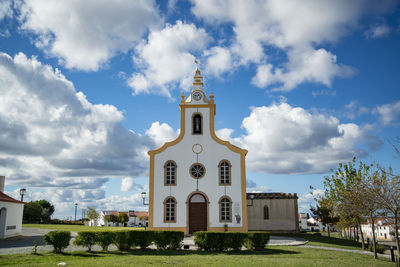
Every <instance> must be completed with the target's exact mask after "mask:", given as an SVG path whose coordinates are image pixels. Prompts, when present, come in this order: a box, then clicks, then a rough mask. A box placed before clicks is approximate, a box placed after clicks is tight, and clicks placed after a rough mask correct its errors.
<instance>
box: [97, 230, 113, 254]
mask: <svg viewBox="0 0 400 267" xmlns="http://www.w3.org/2000/svg"><path fill="white" fill-rule="evenodd" d="M95 236H96V238H95V240H96V244H97V245H99V246H101V248H102V249H103V251H107V250H108V246H109V245H111V244H112V242H113V232H112V231H98V232H96V233H95Z"/></svg>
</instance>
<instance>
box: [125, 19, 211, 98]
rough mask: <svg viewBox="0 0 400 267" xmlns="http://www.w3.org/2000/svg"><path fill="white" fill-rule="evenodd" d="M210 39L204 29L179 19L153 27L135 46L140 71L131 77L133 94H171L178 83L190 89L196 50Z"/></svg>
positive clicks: (181, 86) (136, 62)
mask: <svg viewBox="0 0 400 267" xmlns="http://www.w3.org/2000/svg"><path fill="white" fill-rule="evenodd" d="M209 40H210V38H209V37H208V35H207V33H206V31H205V30H204V29H201V28H197V27H196V26H195V25H194V24H187V23H184V22H182V21H179V20H178V21H177V22H176V24H175V25H170V24H167V25H166V26H165V28H164V29H162V30H152V31H151V32H150V34H149V37H148V40H147V41H145V40H144V41H143V42H142V43H141V44H140V45H138V46H137V47H136V50H135V52H136V54H135V57H134V62H135V65H136V66H138V67H139V68H140V71H139V72H135V73H133V74H132V76H131V77H130V79H129V80H128V85H129V86H130V87H132V89H133V94H139V93H156V94H162V95H166V96H168V97H170V91H171V90H172V89H173V88H174V87H175V86H176V85H178V86H179V87H180V88H181V89H183V90H186V91H187V90H189V89H190V88H189V86H190V84H191V79H190V77H191V76H192V75H193V71H194V69H195V64H194V60H195V56H194V54H193V53H194V52H198V51H201V50H203V49H204V48H206V45H207V43H208V41H209Z"/></svg>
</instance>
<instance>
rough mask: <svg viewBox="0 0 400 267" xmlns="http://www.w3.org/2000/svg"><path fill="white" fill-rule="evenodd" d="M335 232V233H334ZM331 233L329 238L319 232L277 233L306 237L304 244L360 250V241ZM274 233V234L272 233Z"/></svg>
mask: <svg viewBox="0 0 400 267" xmlns="http://www.w3.org/2000/svg"><path fill="white" fill-rule="evenodd" d="M335 234H336V235H335ZM335 234H333V235H332V234H331V238H328V234H326V235H325V234H324V233H321V235H320V234H318V233H300V234H277V235H282V236H289V237H300V238H304V239H307V240H308V241H309V242H308V243H307V244H306V245H310V246H322V247H335V248H346V249H358V250H361V243H358V244H357V243H355V242H354V241H351V240H346V239H344V238H341V237H339V235H338V234H337V233H335ZM272 235H275V234H272Z"/></svg>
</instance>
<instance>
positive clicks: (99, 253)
mask: <svg viewBox="0 0 400 267" xmlns="http://www.w3.org/2000/svg"><path fill="white" fill-rule="evenodd" d="M216 254H225V255H243V256H245V255H282V254H299V252H296V251H290V250H283V249H275V248H273V249H265V250H262V251H250V250H242V251H216V252H209V251H199V250H152V249H146V250H139V249H138V250H130V251H92V252H87V251H86V252H84V251H75V252H70V253H63V255H70V256H76V257H106V256H111V255H118V256H132V255H135V256H187V255H204V256H207V255H216Z"/></svg>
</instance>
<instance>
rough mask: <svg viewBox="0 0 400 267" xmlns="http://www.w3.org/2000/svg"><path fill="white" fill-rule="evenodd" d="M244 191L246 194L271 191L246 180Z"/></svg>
mask: <svg viewBox="0 0 400 267" xmlns="http://www.w3.org/2000/svg"><path fill="white" fill-rule="evenodd" d="M246 191H247V193H264V192H269V191H271V189H270V188H268V187H266V186H264V185H259V184H257V183H256V182H254V181H253V180H250V179H246Z"/></svg>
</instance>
